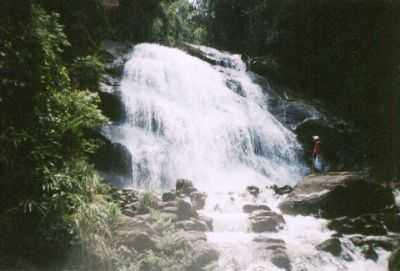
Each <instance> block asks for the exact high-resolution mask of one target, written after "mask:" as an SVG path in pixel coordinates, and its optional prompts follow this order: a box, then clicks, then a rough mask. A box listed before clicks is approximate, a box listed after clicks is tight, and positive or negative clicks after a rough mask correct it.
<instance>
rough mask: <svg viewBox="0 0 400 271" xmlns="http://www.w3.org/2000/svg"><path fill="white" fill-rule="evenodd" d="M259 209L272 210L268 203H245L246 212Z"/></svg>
mask: <svg viewBox="0 0 400 271" xmlns="http://www.w3.org/2000/svg"><path fill="white" fill-rule="evenodd" d="M258 210H264V211H271V208H269V207H268V206H267V205H257V204H245V205H243V212H245V213H252V212H254V211H258Z"/></svg>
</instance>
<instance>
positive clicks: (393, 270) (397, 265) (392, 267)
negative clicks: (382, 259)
mask: <svg viewBox="0 0 400 271" xmlns="http://www.w3.org/2000/svg"><path fill="white" fill-rule="evenodd" d="M399 270H400V248H398V249H396V250H395V251H393V252H392V254H391V255H390V258H389V271H399Z"/></svg>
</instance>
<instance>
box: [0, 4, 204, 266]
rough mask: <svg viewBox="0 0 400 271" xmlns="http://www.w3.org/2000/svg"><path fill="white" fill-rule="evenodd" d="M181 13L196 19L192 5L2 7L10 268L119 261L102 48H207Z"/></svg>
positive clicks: (1, 139) (0, 158)
mask: <svg viewBox="0 0 400 271" xmlns="http://www.w3.org/2000/svg"><path fill="white" fill-rule="evenodd" d="M178 9H179V10H180V11H182V12H183V14H185V16H192V15H193V14H192V11H191V10H190V5H189V3H187V2H186V1H157V0H152V1H148V0H146V1H136V0H124V1H121V3H120V5H119V7H116V8H115V7H114V8H113V7H109V6H107V5H106V4H105V3H103V1H100V0H88V1H80V0H76V1H75V0H74V1H67V0H56V1H53V0H51V1H47V0H43V1H29V0H17V1H1V3H0V76H1V79H0V145H1V149H0V180H1V181H0V198H1V203H0V226H1V229H0V232H1V238H0V239H1V241H0V251H1V254H2V255H7V256H8V257H9V258H10V259H11V260H10V261H14V260H13V259H14V258H13V256H15V255H18V256H22V257H24V258H25V259H27V260H28V261H30V262H33V263H34V264H37V265H41V264H46V265H47V264H49V260H50V261H54V264H58V263H57V260H58V259H66V258H68V257H70V255H67V253H69V251H71V249H72V248H73V249H74V251H77V252H75V254H77V255H81V258H84V259H86V261H87V259H90V258H91V257H94V258H96V259H97V260H100V261H103V260H104V261H109V260H110V258H111V257H110V250H111V249H112V244H111V242H110V240H111V239H110V238H111V237H110V231H111V225H112V222H113V219H114V218H115V217H116V216H117V215H118V208H117V206H116V205H115V204H114V203H112V202H111V201H110V199H109V198H108V193H107V191H108V189H109V188H108V187H107V186H106V185H104V184H103V183H102V181H101V179H100V177H99V176H98V175H97V173H96V171H95V170H94V168H93V166H92V165H91V164H90V163H89V156H90V155H91V154H93V153H94V152H95V151H96V149H97V148H98V147H99V144H100V143H99V142H98V141H96V139H95V137H94V136H93V134H94V131H95V130H96V129H97V128H99V127H100V126H101V125H103V124H105V123H106V122H107V118H106V117H105V116H104V115H103V114H102V112H101V111H100V110H99V107H98V106H99V102H100V100H99V97H98V94H97V91H98V87H99V82H100V79H101V74H102V72H103V71H104V67H103V64H102V58H101V56H100V54H99V46H100V43H101V41H102V40H103V39H106V38H108V39H120V38H122V37H124V38H127V39H129V41H130V42H133V43H136V42H143V41H165V42H173V41H175V40H179V39H183V38H185V39H187V40H191V41H194V40H198V39H201V38H203V35H204V32H203V29H201V28H197V27H195V26H196V24H195V22H194V20H193V22H192V21H190V20H186V19H184V17H182V16H178V15H177V10H178ZM193 18H194V15H193ZM71 257H72V256H71ZM78 258H79V257H78Z"/></svg>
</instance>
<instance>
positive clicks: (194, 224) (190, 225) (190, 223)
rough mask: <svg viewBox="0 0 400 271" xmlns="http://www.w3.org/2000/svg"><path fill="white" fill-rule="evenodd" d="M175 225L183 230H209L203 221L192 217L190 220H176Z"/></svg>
mask: <svg viewBox="0 0 400 271" xmlns="http://www.w3.org/2000/svg"><path fill="white" fill-rule="evenodd" d="M176 227H177V228H178V229H183V230H185V231H201V232H206V231H209V228H208V226H207V224H206V223H205V222H204V221H201V220H199V219H193V218H192V219H190V220H184V221H179V222H177V223H176Z"/></svg>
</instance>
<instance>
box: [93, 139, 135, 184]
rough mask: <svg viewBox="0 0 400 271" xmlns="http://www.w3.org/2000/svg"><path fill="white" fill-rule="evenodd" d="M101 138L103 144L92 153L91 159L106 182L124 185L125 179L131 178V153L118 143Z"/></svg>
mask: <svg viewBox="0 0 400 271" xmlns="http://www.w3.org/2000/svg"><path fill="white" fill-rule="evenodd" d="M101 139H102V141H103V145H102V146H101V147H100V148H99V149H98V151H97V152H96V153H95V154H94V155H93V157H92V161H93V163H94V165H95V167H96V169H97V170H98V171H99V172H100V173H101V174H102V175H103V176H104V177H105V179H106V180H107V181H108V182H110V183H112V184H114V185H116V186H124V183H125V182H126V181H127V180H132V178H133V170H132V154H131V153H130V151H129V150H128V148H127V147H125V146H124V145H122V144H120V143H113V142H111V141H110V140H108V139H107V138H105V137H101Z"/></svg>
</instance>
